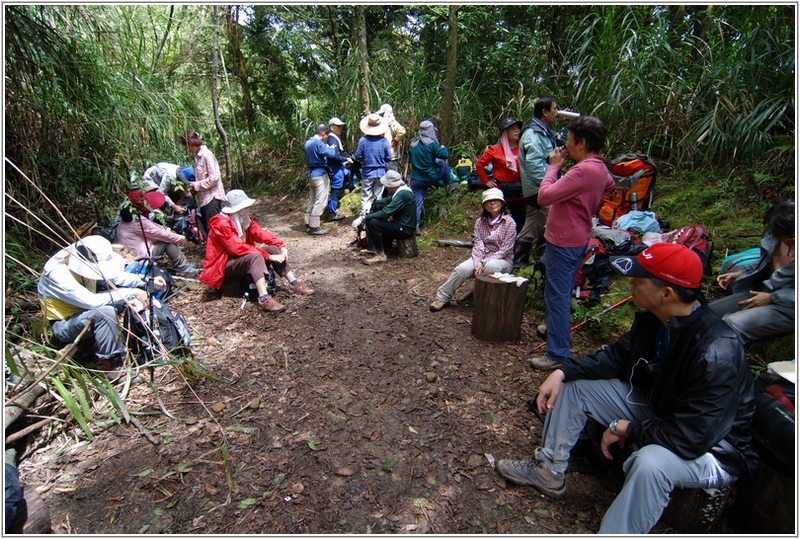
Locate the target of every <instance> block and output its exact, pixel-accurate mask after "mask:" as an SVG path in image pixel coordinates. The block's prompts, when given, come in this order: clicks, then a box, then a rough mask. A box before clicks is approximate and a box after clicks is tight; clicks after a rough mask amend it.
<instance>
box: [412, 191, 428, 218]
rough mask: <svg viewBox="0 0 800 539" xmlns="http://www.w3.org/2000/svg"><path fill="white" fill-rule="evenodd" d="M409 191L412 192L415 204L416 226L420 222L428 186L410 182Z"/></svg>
mask: <svg viewBox="0 0 800 539" xmlns="http://www.w3.org/2000/svg"><path fill="white" fill-rule="evenodd" d="M411 192H412V193H414V202H415V203H416V205H417V226H420V225H421V224H422V207H423V206H424V205H425V195H426V194H427V193H428V187H422V186H419V185H414V184H413V183H412V184H411Z"/></svg>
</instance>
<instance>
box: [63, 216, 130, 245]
mask: <svg viewBox="0 0 800 539" xmlns="http://www.w3.org/2000/svg"><path fill="white" fill-rule="evenodd" d="M120 221H122V219H121V218H120V216H119V213H117V215H115V216H114V218H113V219H112V220H111V222H110V223H108V225H106V226H100V223H98V222H97V221H95V220H91V221H87V222H86V223H83V224H82V225H81V226H79V227H78V228H76V229H75V234H74V236H75V241H78V240H79V239H81V238H85V237H86V236H101V237H103V238H105V239H107V240H108V241H109V242H111V243H114V240H116V239H117V226H118V225H119V223H120Z"/></svg>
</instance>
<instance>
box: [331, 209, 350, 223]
mask: <svg viewBox="0 0 800 539" xmlns="http://www.w3.org/2000/svg"><path fill="white" fill-rule="evenodd" d="M346 218H347V216H346V215H345V214H343V213H342V212H340V211H337V212H336V213H329V214H328V220H329V221H341V220H342V219H346Z"/></svg>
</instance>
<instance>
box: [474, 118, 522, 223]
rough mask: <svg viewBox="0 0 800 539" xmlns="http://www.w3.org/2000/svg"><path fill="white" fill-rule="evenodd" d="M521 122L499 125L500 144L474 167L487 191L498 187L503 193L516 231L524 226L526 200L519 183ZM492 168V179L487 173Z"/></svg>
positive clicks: (489, 150) (506, 120) (487, 151)
mask: <svg viewBox="0 0 800 539" xmlns="http://www.w3.org/2000/svg"><path fill="white" fill-rule="evenodd" d="M521 129H522V122H520V121H517V120H516V119H514V118H506V119H505V120H503V121H502V122H501V123H500V142H498V143H497V144H493V145H492V146H489V147H488V148H486V151H485V152H483V155H481V156H480V157H479V158H478V162H477V163H475V171H476V172H477V173H478V178H479V179H480V181H481V183H482V184H484V185H485V186H487V187H497V188H499V189H500V190H501V191H503V196H504V197H505V199H506V204H507V205H508V211H509V212H511V217H513V218H514V222H515V223H516V231H517V234H519V231H520V230H521V229H522V225H523V224H524V223H525V197H524V196H523V195H522V184H521V183H520V179H519V163H518V161H517V158H518V157H517V156H518V154H519V134H520V130H521ZM489 166H491V171H492V178H491V179H489V175H488V174H487V172H486V168H487V167H489Z"/></svg>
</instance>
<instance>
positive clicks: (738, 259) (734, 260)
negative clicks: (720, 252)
mask: <svg viewBox="0 0 800 539" xmlns="http://www.w3.org/2000/svg"><path fill="white" fill-rule="evenodd" d="M759 258H761V248H759V247H753V248H752V249H748V250H746V251H742V252H741V253H735V254H732V255H730V256H726V257H725V258H724V259H723V260H722V266H720V270H719V272H720V273H730V272H732V271H734V270H735V269H736V268H738V267H739V266H744V265H745V264H752V263H753V262H756V261H757V260H758V259H759Z"/></svg>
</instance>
